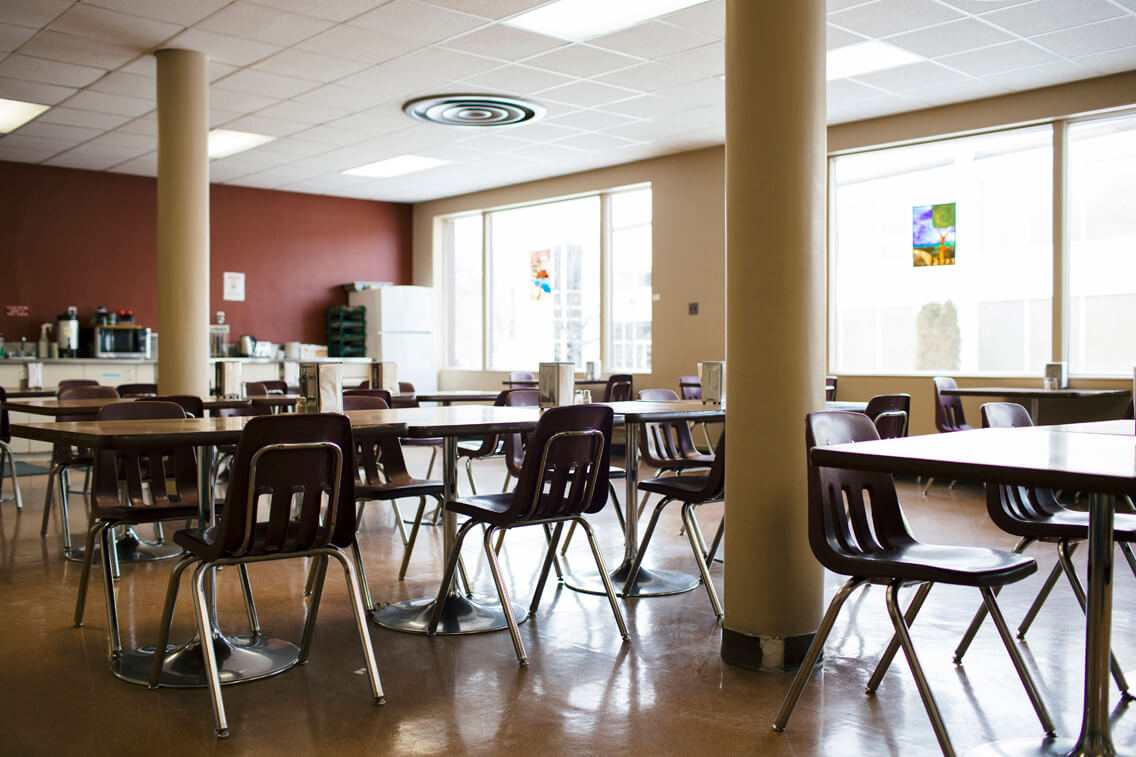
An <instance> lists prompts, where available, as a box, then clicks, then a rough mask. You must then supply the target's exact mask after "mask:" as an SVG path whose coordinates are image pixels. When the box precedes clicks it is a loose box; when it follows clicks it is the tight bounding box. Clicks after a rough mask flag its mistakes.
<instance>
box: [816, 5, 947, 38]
mask: <svg viewBox="0 0 1136 757" xmlns="http://www.w3.org/2000/svg"><path fill="white" fill-rule="evenodd" d="M958 18H962V14H961V13H959V11H957V10H955V9H954V8H948V7H947V6H945V5H940V4H939V3H936V2H935V1H934V0H877V1H876V2H873V3H865V4H863V5H858V6H853V7H851V8H849V9H848V10H843V11H838V12H836V13H829V14H828V23H830V24H836V25H837V26H840V27H842V28H844V29H847V30H849V31H853V32H856V33H857V34H863V35H866V36H869V37H887V36H889V35H891V34H899V33H901V32H906V31H911V30H913V29H922V28H923V27H925V26H933V25H935V24H941V23H943V22H944V21H952V20H954V19H958Z"/></svg>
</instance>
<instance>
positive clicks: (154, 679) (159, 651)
mask: <svg viewBox="0 0 1136 757" xmlns="http://www.w3.org/2000/svg"><path fill="white" fill-rule="evenodd" d="M195 562H197V558H196V557H194V556H193V555H189V554H187V555H185V556H184V557H182V558H181V559H179V560H178V561H177V563H175V564H174V567H173V569H172V570H171V571H170V580H169V582H168V584H167V586H166V601H165V602H164V603H163V605H162V620H161V623H160V624H159V626H158V643H157V644H156V645H154V661H153V662H152V663H151V664H150V683H149V687H150V688H151V689H156V688H158V679H159V678H160V676H161V675H162V665H163V664H164V663H165V661H166V648H167V647H168V646H169V643H170V627H171V626H172V625H173V622H174V606H175V605H176V604H177V595H178V583H179V582H180V581H181V574H182V573H184V572H185V569H186V568H188V567H189V566H190V565H192V564H193V563H195Z"/></svg>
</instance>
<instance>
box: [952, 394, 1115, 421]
mask: <svg viewBox="0 0 1136 757" xmlns="http://www.w3.org/2000/svg"><path fill="white" fill-rule="evenodd" d="M940 391H941V392H942V393H943V394H945V395H947V396H951V397H1001V398H1003V399H1007V400H1014V401H1018V402H1021V403H1023V404H1025V405H1026V409H1027V410H1029V414H1030V418H1032V419H1033V422H1034V423H1035V424H1036V423H1037V422H1038V412H1039V411H1040V409H1041V402H1042V400H1045V401H1050V400H1060V401H1076V400H1092V399H1102V398H1116V399H1119V398H1122V397H1127V396H1129V394H1130V392H1129V391H1128V390H1127V389H1069V388H1066V389H1046V388H1044V387H1025V386H960V387H954V388H950V389H941V390H940Z"/></svg>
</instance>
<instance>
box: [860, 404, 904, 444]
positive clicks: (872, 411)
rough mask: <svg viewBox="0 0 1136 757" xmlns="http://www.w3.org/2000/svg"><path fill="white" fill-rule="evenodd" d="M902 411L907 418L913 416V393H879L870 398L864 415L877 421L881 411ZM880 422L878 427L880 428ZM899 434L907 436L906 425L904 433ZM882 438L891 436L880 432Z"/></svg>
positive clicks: (877, 424)
mask: <svg viewBox="0 0 1136 757" xmlns="http://www.w3.org/2000/svg"><path fill="white" fill-rule="evenodd" d="M897 410H899V411H902V412H903V414H904V417H905V418H910V417H911V395H910V394H877V395H876V396H875V397H872V398H871V399H870V400H868V406H867V407H865V408H864V415H866V416H868V417H869V418H871V419H872V421H873V422H875V421H876V420H877V419H878V418H879V415H880V414H881V413H886V412H894V411H897ZM879 425H880V424H879V423H876V427H877V428H879ZM899 436H907V427H906V426H904V427H903V429H902V433H900V434H899ZM880 438H881V439H888V438H891V437H889V436H885V435H884V434H883V433H881V434H880Z"/></svg>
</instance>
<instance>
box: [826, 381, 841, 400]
mask: <svg viewBox="0 0 1136 757" xmlns="http://www.w3.org/2000/svg"><path fill="white" fill-rule="evenodd" d="M838 381H839V378H838V377H837V376H825V377H824V400H825V402H832V401H833V400H835V399H836V384H837V382H838Z"/></svg>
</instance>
